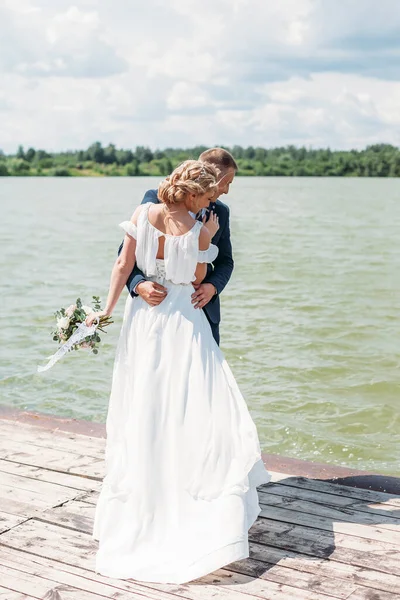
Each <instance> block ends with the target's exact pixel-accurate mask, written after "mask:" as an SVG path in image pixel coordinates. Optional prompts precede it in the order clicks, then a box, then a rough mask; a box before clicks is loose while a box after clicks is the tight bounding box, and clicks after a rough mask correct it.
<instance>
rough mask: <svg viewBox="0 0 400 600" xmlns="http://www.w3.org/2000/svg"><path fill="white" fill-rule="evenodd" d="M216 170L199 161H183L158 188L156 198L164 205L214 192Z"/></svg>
mask: <svg viewBox="0 0 400 600" xmlns="http://www.w3.org/2000/svg"><path fill="white" fill-rule="evenodd" d="M217 177H218V169H217V168H216V167H214V165H211V164H207V163H203V162H200V161H199V160H185V162H183V163H182V164H180V165H179V166H178V167H176V169H175V171H173V172H172V173H171V175H169V176H168V177H166V178H165V179H164V181H162V182H161V183H160V185H159V186H158V198H159V199H160V200H161V202H164V204H167V205H171V204H178V203H180V202H184V201H185V199H186V198H187V196H188V194H195V195H196V196H202V195H203V194H206V193H207V192H211V191H212V190H215V192H217V190H218V185H217V183H216V181H217Z"/></svg>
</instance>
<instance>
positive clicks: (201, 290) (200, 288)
mask: <svg viewBox="0 0 400 600" xmlns="http://www.w3.org/2000/svg"><path fill="white" fill-rule="evenodd" d="M194 288H195V290H196V291H195V292H194V294H192V304H194V307H195V308H204V307H205V305H206V304H208V303H209V302H210V300H211V298H212V297H213V296H215V293H216V291H217V290H216V288H215V287H214V286H213V284H212V283H200V285H195V286H194Z"/></svg>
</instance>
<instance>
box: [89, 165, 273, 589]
mask: <svg viewBox="0 0 400 600" xmlns="http://www.w3.org/2000/svg"><path fill="white" fill-rule="evenodd" d="M217 175H218V171H217V170H216V168H215V167H214V166H212V165H208V164H205V163H201V162H199V161H194V160H189V161H186V162H184V163H183V164H181V165H180V166H179V167H177V168H176V169H175V171H174V172H173V173H172V174H171V175H170V176H169V177H167V178H166V179H165V180H164V181H163V182H162V183H161V184H160V186H159V189H158V197H159V199H160V200H161V203H160V204H153V203H148V204H144V205H140V206H139V207H138V208H137V209H136V210H135V212H134V214H133V216H132V218H131V220H130V221H125V222H123V223H121V227H122V229H123V230H124V231H125V234H126V235H125V240H124V245H123V250H122V252H121V254H120V256H119V257H118V259H117V261H116V263H115V265H114V268H113V270H112V274H111V283H110V290H109V294H108V298H107V304H106V309H105V310H104V311H103V312H102V313H92V314H91V315H89V317H88V319H87V324H88V325H90V324H92V323H93V322H94V320H95V319H96V318H97V317H99V316H100V315H101V314H103V315H111V313H112V311H113V310H114V307H115V305H116V303H117V301H118V298H119V296H120V294H121V292H122V290H123V288H124V286H125V284H126V281H127V279H128V277H129V275H130V273H131V271H132V269H133V267H134V265H135V261H136V263H137V265H138V267H139V268H140V269H141V270H142V271H143V272H144V273H145V275H146V277H147V278H149V279H151V280H152V281H156V282H158V283H161V284H162V285H163V286H165V287H166V288H167V290H168V293H167V296H166V298H165V300H163V302H161V304H159V305H158V306H150V305H149V304H147V303H146V302H145V301H144V300H143V299H142V298H140V297H135V298H132V297H130V296H129V297H128V299H127V301H126V305H125V313H124V318H123V323H122V329H121V334H120V338H119V342H118V346H117V351H116V358H115V365H114V372H113V381H112V390H111V397H110V403H109V408H108V414H107V423H106V429H107V444H106V456H105V458H106V476H105V478H104V481H103V485H102V490H101V493H100V497H99V500H98V503H97V506H96V513H95V521H94V529H93V537H94V539H96V540H99V550H98V552H97V555H96V572H98V573H101V574H103V575H106V576H109V577H115V578H120V579H130V578H132V579H136V580H139V581H150V582H158V583H186V582H188V581H191V580H193V579H196V578H198V577H201V576H202V575H205V574H207V573H210V572H212V571H214V570H216V569H218V568H220V567H222V566H224V565H226V564H228V563H231V562H233V561H237V560H240V559H243V558H246V557H248V556H249V548H248V530H249V528H250V527H251V525H252V524H253V523H254V521H255V519H256V518H257V516H258V514H259V512H260V507H259V504H258V495H257V490H256V486H258V485H261V484H263V483H266V482H267V481H268V480H269V475H268V473H267V471H266V470H265V468H264V465H263V463H262V460H261V455H260V446H259V441H258V436H257V431H256V427H255V425H254V423H253V421H252V419H251V416H250V414H249V412H248V409H247V406H246V403H245V401H244V399H243V397H242V395H241V393H240V391H239V388H238V386H237V384H236V382H235V379H234V377H233V375H232V373H231V370H230V369H229V366H228V364H227V363H226V361H225V359H224V356H223V354H222V352H221V350H220V349H219V347H218V346H217V344H216V342H215V340H214V338H213V336H212V333H211V328H210V325H209V323H208V321H207V318H206V316H205V315H204V313H203V311H201V310H196V309H195V308H194V306H193V304H192V301H191V294H192V293H193V286H192V284H196V283H200V282H201V281H202V280H203V278H204V277H205V275H206V269H207V263H208V262H212V261H213V260H215V258H216V256H217V253H218V249H217V248H216V247H215V246H213V245H212V244H211V243H210V241H211V238H212V236H213V235H214V233H215V231H216V230H217V229H218V222H217V218H216V217H211V219H210V221H209V222H208V223H207V224H206V225H203V223H201V222H199V221H196V220H195V219H194V218H193V217H192V216H191V213H197V212H198V211H199V210H200V209H202V208H205V207H207V206H208V205H209V203H210V200H211V199H212V198H213V197H214V196H215V193H216V190H217V185H216V177H217Z"/></svg>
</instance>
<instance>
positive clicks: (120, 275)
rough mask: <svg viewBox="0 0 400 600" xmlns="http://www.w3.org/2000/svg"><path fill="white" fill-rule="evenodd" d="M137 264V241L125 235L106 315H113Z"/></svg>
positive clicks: (114, 272)
mask: <svg viewBox="0 0 400 600" xmlns="http://www.w3.org/2000/svg"><path fill="white" fill-rule="evenodd" d="M135 263H136V240H135V239H134V238H133V237H131V236H130V235H129V234H127V233H126V234H125V240H124V246H123V248H122V251H121V254H120V255H119V256H118V258H117V260H116V261H115V263H114V267H113V270H112V272H111V281H110V289H109V291H108V296H107V302H106V306H105V309H104V313H105V314H106V315H111V313H112V312H113V310H114V308H115V305H116V304H117V302H118V299H119V297H120V295H121V292H122V290H123V289H124V287H125V285H126V282H127V281H128V277H129V275H130V274H131V273H132V270H133V267H134V266H135Z"/></svg>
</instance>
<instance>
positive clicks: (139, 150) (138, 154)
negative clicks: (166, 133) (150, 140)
mask: <svg viewBox="0 0 400 600" xmlns="http://www.w3.org/2000/svg"><path fill="white" fill-rule="evenodd" d="M135 158H136V160H138V161H139V162H140V163H147V162H150V161H152V160H153V158H154V156H153V153H152V151H151V150H150V148H145V147H144V146H137V147H136V150H135Z"/></svg>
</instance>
